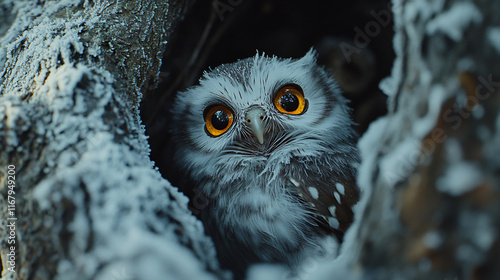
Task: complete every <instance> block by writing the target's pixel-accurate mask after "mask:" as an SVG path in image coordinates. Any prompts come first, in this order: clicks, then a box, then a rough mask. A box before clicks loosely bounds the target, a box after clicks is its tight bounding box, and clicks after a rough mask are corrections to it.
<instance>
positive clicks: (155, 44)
mask: <svg viewBox="0 0 500 280" xmlns="http://www.w3.org/2000/svg"><path fill="white" fill-rule="evenodd" d="M0 6H1V8H2V9H1V12H0V17H1V19H0V22H1V28H0V36H1V37H0V93H1V96H0V147H1V154H0V193H1V195H0V205H1V213H0V216H1V223H2V224H1V228H0V242H1V243H2V244H1V248H0V251H1V257H2V266H3V267H2V268H3V269H2V273H1V276H2V279H215V278H217V277H222V276H221V275H222V274H221V272H220V270H219V269H218V264H217V263H216V261H215V251H214V249H213V245H212V243H211V241H210V240H209V239H208V238H207V237H206V236H205V235H204V234H203V228H202V225H201V224H200V223H199V222H198V221H197V220H196V219H195V218H194V217H193V216H192V215H191V214H190V212H189V210H188V209H187V199H186V198H185V197H184V196H183V195H181V194H179V193H178V192H177V190H176V189H175V188H173V187H172V186H170V184H169V183H168V182H167V181H166V180H164V179H163V178H161V176H160V174H159V172H158V171H156V170H155V169H154V168H153V163H152V162H151V161H150V159H149V147H148V143H147V140H146V139H147V138H146V136H145V132H144V128H143V126H142V125H141V121H140V119H139V117H138V105H139V102H140V100H141V98H142V94H143V93H144V91H145V90H146V89H147V88H148V87H151V86H154V85H155V83H156V80H157V76H158V73H159V67H160V64H161V57H162V53H163V51H164V49H165V44H166V41H167V39H168V36H169V34H170V33H171V31H172V28H173V26H174V24H175V22H176V21H178V20H179V19H180V17H181V16H182V14H183V13H184V10H185V9H186V7H187V3H186V1H149V0H148V1H83V0H82V1H80V0H67V1H2V3H1V4H0ZM9 27H10V29H9ZM12 170H14V171H15V178H14V177H8V175H13V172H14V171H12ZM9 172H10V173H9ZM9 191H10V192H9ZM9 207H10V208H9ZM8 218H11V219H10V220H8ZM13 218H16V219H17V220H16V219H13ZM11 246H13V250H12V247H11ZM12 254H15V256H14V257H12ZM12 260H14V261H13V262H12ZM186 263H187V264H188V267H189V269H185V268H183V267H186Z"/></svg>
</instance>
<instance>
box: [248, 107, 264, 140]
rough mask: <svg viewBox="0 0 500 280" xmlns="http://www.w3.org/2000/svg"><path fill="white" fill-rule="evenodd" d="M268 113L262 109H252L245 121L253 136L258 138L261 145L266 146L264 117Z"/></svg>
mask: <svg viewBox="0 0 500 280" xmlns="http://www.w3.org/2000/svg"><path fill="white" fill-rule="evenodd" d="M265 114H266V112H265V111H264V109H262V108H260V107H254V108H252V109H250V110H249V111H248V112H247V113H246V115H245V120H246V123H247V125H248V127H249V128H250V130H251V131H252V133H253V135H254V136H255V137H257V140H259V143H260V144H264V131H265V127H264V116H265Z"/></svg>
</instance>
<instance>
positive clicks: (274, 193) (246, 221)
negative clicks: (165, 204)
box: [213, 176, 316, 261]
mask: <svg viewBox="0 0 500 280" xmlns="http://www.w3.org/2000/svg"><path fill="white" fill-rule="evenodd" d="M288 184H289V180H288V181H287V180H286V179H285V178H276V179H274V180H270V179H269V178H267V177H265V176H256V177H255V178H254V179H253V180H251V181H250V182H245V183H243V182H241V183H235V184H234V185H233V186H231V187H230V188H232V190H229V191H228V192H226V193H225V194H224V195H222V196H220V197H219V198H218V199H217V201H216V202H215V204H216V205H217V206H216V207H215V209H214V212H213V213H214V216H213V218H214V219H215V221H216V224H217V226H218V228H219V230H220V234H221V235H222V236H221V237H222V239H223V240H232V242H231V243H230V244H228V246H235V247H239V248H245V247H246V248H254V249H255V248H258V249H257V250H255V251H256V252H257V254H261V256H260V257H259V258H262V260H266V261H276V259H274V258H276V256H278V255H282V256H281V257H280V258H281V259H283V258H287V256H286V255H287V254H291V253H295V252H298V251H300V249H301V248H302V247H304V246H305V245H306V244H307V243H312V239H314V238H315V237H316V236H313V235H314V234H313V232H314V230H313V229H312V228H311V223H310V215H309V214H310V213H308V211H307V209H306V208H305V207H304V206H303V205H302V204H301V203H299V201H298V197H297V196H296V195H295V194H294V193H293V192H291V191H290V189H289V186H288ZM308 221H309V222H308ZM239 248H238V249H239ZM267 256H273V257H272V259H266V258H267Z"/></svg>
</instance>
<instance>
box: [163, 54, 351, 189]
mask: <svg viewBox="0 0 500 280" xmlns="http://www.w3.org/2000/svg"><path fill="white" fill-rule="evenodd" d="M348 111H349V110H348V107H347V106H346V100H345V99H344V98H343V97H342V95H341V94H340V90H339V88H338V87H337V85H336V83H335V81H334V79H333V78H332V77H331V76H330V75H329V74H327V73H326V72H325V70H324V69H323V68H322V67H320V66H318V65H317V64H316V54H315V52H314V50H310V51H309V52H308V53H307V54H306V55H305V56H304V57H302V58H300V59H279V58H276V57H267V56H265V55H259V54H257V55H256V56H254V57H251V58H247V59H244V60H239V61H237V62H235V63H231V64H223V65H221V66H219V67H217V68H215V69H213V70H211V71H209V72H206V73H204V76H203V77H202V78H201V80H200V84H199V85H197V86H194V87H192V88H190V89H188V90H187V91H185V92H181V93H179V94H178V96H177V99H176V101H175V103H174V105H173V111H172V114H173V121H172V127H173V134H174V135H175V137H176V141H177V143H178V144H177V145H179V147H177V155H178V156H177V160H178V161H180V162H181V163H182V164H183V165H184V167H185V168H187V169H188V170H189V171H190V173H191V174H192V175H193V176H194V177H195V178H203V177H207V176H209V177H210V176H211V177H214V178H217V179H218V180H222V181H231V180H237V179H238V178H240V176H241V175H242V174H243V173H245V175H246V176H248V173H252V172H253V173H256V174H263V173H266V171H269V172H268V173H277V172H279V170H280V169H281V168H283V166H285V165H286V164H288V163H289V162H290V160H291V159H292V158H296V159H299V160H308V159H311V158H314V157H319V156H321V155H323V154H325V153H329V154H332V153H349V152H350V151H351V150H352V149H353V148H352V143H351V144H348V143H349V142H352V138H353V133H354V132H353V130H352V128H351V124H352V122H351V120H350V117H349V112H348Z"/></svg>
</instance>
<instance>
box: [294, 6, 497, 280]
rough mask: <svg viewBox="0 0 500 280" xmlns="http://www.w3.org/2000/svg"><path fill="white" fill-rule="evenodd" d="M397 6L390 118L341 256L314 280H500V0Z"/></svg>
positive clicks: (367, 151)
mask: <svg viewBox="0 0 500 280" xmlns="http://www.w3.org/2000/svg"><path fill="white" fill-rule="evenodd" d="M391 8H392V11H393V20H394V25H395V37H394V48H395V51H396V55H397V58H396V61H395V63H394V67H393V71H392V75H391V77H389V78H388V79H386V80H385V81H383V82H382V83H381V87H382V89H383V90H384V91H385V92H386V94H388V95H389V104H388V106H389V114H388V115H387V116H385V117H383V118H381V119H379V120H377V121H375V122H374V123H372V124H371V126H370V128H369V130H368V132H367V133H366V134H365V135H364V136H363V138H362V139H361V140H360V149H361V154H362V165H361V167H360V170H359V184H360V186H361V188H362V189H363V190H364V196H363V198H362V201H361V203H360V205H359V207H358V211H357V221H356V222H355V224H354V225H353V226H352V227H351V229H350V230H349V232H348V234H347V237H346V242H345V244H344V247H343V249H342V254H341V256H340V257H339V258H338V259H336V260H335V261H333V263H327V264H323V265H320V266H319V267H317V266H314V269H310V273H309V274H306V275H307V276H308V277H310V278H309V279H325V280H326V279H381V280H382V279H439V280H443V279H450V280H451V279H500V267H499V266H498V260H500V239H499V233H500V189H499V188H500V187H499V186H500V184H499V182H500V158H499V155H500V114H499V108H500V68H499V67H498V63H500V18H499V17H498V16H497V14H496V13H497V11H498V10H499V9H500V2H498V1H493V0H475V1H444V0H443V1H428V0H414V1H409V0H394V1H393V3H392V7H391ZM362 29H363V28H362ZM316 265H317V262H316ZM311 267H312V266H311ZM311 267H310V268H311ZM303 278H304V277H303Z"/></svg>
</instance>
